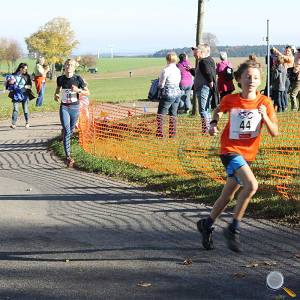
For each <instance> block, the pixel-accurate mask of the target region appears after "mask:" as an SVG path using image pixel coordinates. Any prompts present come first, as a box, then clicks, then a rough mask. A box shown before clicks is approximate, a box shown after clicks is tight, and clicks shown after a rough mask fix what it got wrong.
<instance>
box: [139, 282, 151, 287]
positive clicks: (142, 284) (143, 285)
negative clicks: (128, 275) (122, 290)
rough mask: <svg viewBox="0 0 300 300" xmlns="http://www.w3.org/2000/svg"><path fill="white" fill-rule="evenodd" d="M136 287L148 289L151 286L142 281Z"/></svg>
mask: <svg viewBox="0 0 300 300" xmlns="http://www.w3.org/2000/svg"><path fill="white" fill-rule="evenodd" d="M137 285H138V286H140V287H150V286H152V284H151V283H150V282H144V281H141V282H139V283H138V284H137Z"/></svg>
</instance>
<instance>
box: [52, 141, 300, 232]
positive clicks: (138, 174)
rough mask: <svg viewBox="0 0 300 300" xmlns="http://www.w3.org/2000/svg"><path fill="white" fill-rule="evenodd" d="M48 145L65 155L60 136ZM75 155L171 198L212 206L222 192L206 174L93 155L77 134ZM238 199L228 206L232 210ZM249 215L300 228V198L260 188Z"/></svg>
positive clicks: (81, 164) (79, 162)
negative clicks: (182, 172) (165, 170)
mask: <svg viewBox="0 0 300 300" xmlns="http://www.w3.org/2000/svg"><path fill="white" fill-rule="evenodd" d="M49 148H50V149H52V150H53V151H54V152H55V153H56V155H58V156H59V157H61V158H64V150H63V145H62V143H61V141H60V140H59V139H54V140H52V141H50V143H49ZM72 156H73V158H74V159H75V161H76V168H78V169H80V170H83V171H87V172H93V173H98V174H104V175H107V176H110V177H114V178H117V179H121V180H126V181H128V182H131V183H138V184H139V186H143V187H145V188H147V189H149V190H153V191H156V192H160V193H162V194H164V195H165V196H169V197H172V198H177V199H182V200H183V201H184V200H189V201H193V200H194V201H197V202H201V203H204V204H207V205H212V204H213V203H214V201H215V200H216V198H217V197H218V195H219V194H220V193H221V190H222V186H221V185H219V184H218V183H216V182H214V181H212V180H209V179H208V178H205V177H197V178H192V179H185V178H182V177H179V176H176V175H171V174H166V173H159V172H155V171H152V170H149V169H146V168H142V167H139V166H136V165H133V164H130V163H127V162H124V161H119V160H113V159H110V158H105V157H94V156H93V155H91V154H89V153H86V152H85V151H84V150H83V149H82V148H81V147H80V145H79V143H78V139H77V137H75V138H74V139H73V140H72ZM234 204H235V201H233V202H231V203H230V204H229V206H228V208H229V209H231V208H232V207H233V206H234ZM247 215H248V216H251V217H255V218H266V219H272V220H274V221H277V222H279V223H282V224H284V225H289V226H292V227H297V228H300V201H293V200H285V199H282V198H281V197H280V195H277V194H276V195H272V194H268V193H267V192H266V191H259V192H258V193H257V194H256V195H255V198H253V199H252V201H251V202H250V204H249V207H248V209H247Z"/></svg>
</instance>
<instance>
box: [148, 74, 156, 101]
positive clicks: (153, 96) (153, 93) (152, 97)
mask: <svg viewBox="0 0 300 300" xmlns="http://www.w3.org/2000/svg"><path fill="white" fill-rule="evenodd" d="M158 83H159V79H153V80H151V85H150V89H149V92H148V99H149V100H150V101H156V100H158V98H159V97H158V92H159V88H158Z"/></svg>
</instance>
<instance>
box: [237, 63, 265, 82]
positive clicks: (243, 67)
mask: <svg viewBox="0 0 300 300" xmlns="http://www.w3.org/2000/svg"><path fill="white" fill-rule="evenodd" d="M249 68H255V69H258V70H259V73H260V74H261V75H262V67H261V64H260V63H259V62H258V61H257V60H254V59H248V60H246V61H245V62H243V63H241V64H240V65H239V66H238V68H237V70H236V71H235V72H234V73H233V74H234V78H235V80H236V81H238V80H239V79H240V78H241V76H242V74H243V73H244V71H245V70H247V69H249ZM239 87H240V85H239Z"/></svg>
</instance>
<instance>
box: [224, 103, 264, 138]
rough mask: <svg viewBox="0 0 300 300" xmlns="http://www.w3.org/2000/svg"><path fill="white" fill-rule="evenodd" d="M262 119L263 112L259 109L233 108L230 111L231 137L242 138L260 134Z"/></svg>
mask: <svg viewBox="0 0 300 300" xmlns="http://www.w3.org/2000/svg"><path fill="white" fill-rule="evenodd" d="M261 120H262V118H261V114H260V113H259V112H258V109H240V108H233V109H232V110H231V111H230V130H229V138H230V139H233V140H240V139H251V138H254V137H256V136H258V134H259V132H260V127H261Z"/></svg>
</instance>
